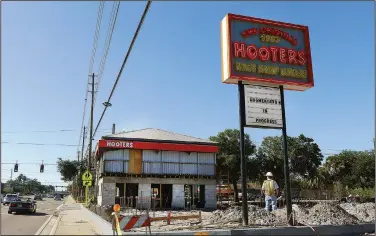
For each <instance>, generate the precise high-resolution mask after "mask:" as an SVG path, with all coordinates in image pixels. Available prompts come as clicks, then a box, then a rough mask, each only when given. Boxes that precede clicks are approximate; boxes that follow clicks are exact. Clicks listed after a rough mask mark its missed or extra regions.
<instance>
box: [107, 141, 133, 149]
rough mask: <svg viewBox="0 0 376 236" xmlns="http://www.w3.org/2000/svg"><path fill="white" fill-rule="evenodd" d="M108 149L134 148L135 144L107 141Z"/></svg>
mask: <svg viewBox="0 0 376 236" xmlns="http://www.w3.org/2000/svg"><path fill="white" fill-rule="evenodd" d="M106 147H114V148H133V143H132V142H125V141H106Z"/></svg>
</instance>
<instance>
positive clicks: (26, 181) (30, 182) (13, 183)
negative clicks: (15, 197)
mask: <svg viewBox="0 0 376 236" xmlns="http://www.w3.org/2000/svg"><path fill="white" fill-rule="evenodd" d="M2 192H3V193H21V194H32V193H53V192H55V187H54V186H52V185H43V184H41V182H39V181H38V180H37V179H31V178H28V177H27V176H26V175H23V174H20V175H19V176H17V178H15V179H14V180H8V181H7V182H6V183H5V185H4V188H3V190H2Z"/></svg>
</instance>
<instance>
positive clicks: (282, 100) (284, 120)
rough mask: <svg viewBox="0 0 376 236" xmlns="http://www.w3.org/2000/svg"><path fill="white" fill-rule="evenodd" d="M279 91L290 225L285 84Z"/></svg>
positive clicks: (289, 220) (290, 207) (290, 208)
mask: <svg viewBox="0 0 376 236" xmlns="http://www.w3.org/2000/svg"><path fill="white" fill-rule="evenodd" d="M279 91H280V93H281V107H282V123H283V127H282V136H283V154H284V169H285V171H284V172H285V173H284V174H285V190H286V193H285V195H286V196H285V197H286V210H287V222H288V224H289V225H293V221H292V215H291V213H292V204H291V185H290V168H289V157H288V152H287V151H288V150H287V132H286V113H285V94H284V91H283V86H282V85H280V86H279Z"/></svg>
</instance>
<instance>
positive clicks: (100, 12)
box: [77, 0, 105, 151]
mask: <svg viewBox="0 0 376 236" xmlns="http://www.w3.org/2000/svg"><path fill="white" fill-rule="evenodd" d="M104 3H105V2H104V1H103V0H102V1H100V4H99V8H98V13H97V24H96V28H95V33H94V41H93V48H92V52H91V58H90V64H89V74H88V79H87V84H86V92H85V102H84V111H83V115H82V122H81V131H80V138H79V139H78V147H79V146H80V143H81V139H82V136H83V132H84V122H85V116H86V107H87V98H88V94H89V81H90V77H89V76H90V75H91V73H92V72H93V66H94V60H95V55H96V52H97V46H98V40H99V35H100V29H101V25H102V16H103V9H104ZM77 151H79V148H77Z"/></svg>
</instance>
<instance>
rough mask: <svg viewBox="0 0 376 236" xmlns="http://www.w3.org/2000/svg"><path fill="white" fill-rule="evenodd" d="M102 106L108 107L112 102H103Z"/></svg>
mask: <svg viewBox="0 0 376 236" xmlns="http://www.w3.org/2000/svg"><path fill="white" fill-rule="evenodd" d="M103 106H105V107H110V106H112V104H111V103H110V102H104V103H103Z"/></svg>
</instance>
